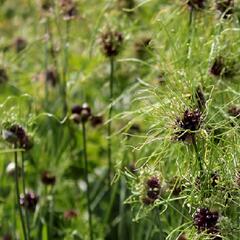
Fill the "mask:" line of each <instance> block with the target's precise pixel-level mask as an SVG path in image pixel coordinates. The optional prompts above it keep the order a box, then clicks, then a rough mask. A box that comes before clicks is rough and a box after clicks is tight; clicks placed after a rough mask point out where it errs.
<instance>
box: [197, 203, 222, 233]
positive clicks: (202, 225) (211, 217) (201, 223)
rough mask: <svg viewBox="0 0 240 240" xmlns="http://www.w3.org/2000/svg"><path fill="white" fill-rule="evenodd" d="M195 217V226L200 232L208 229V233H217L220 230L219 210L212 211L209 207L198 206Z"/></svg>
mask: <svg viewBox="0 0 240 240" xmlns="http://www.w3.org/2000/svg"><path fill="white" fill-rule="evenodd" d="M193 218H194V226H195V227H196V228H197V230H198V232H204V231H206V232H207V233H208V234H217V233H218V232H219V230H218V227H217V223H218V219H219V214H218V212H215V211H210V210H209V209H208V208H198V209H197V210H196V212H195V214H194V217H193Z"/></svg>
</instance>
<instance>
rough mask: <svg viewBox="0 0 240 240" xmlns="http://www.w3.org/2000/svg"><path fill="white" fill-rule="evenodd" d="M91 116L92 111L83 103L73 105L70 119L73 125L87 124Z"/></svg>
mask: <svg viewBox="0 0 240 240" xmlns="http://www.w3.org/2000/svg"><path fill="white" fill-rule="evenodd" d="M91 116H92V111H91V108H90V107H89V106H88V104H87V103H84V104H83V105H75V106H73V107H72V116H71V119H72V120H73V121H74V122H75V123H80V122H87V121H88V119H89V118H90V117H91Z"/></svg>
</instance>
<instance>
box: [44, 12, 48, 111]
mask: <svg viewBox="0 0 240 240" xmlns="http://www.w3.org/2000/svg"><path fill="white" fill-rule="evenodd" d="M45 34H46V36H47V39H46V43H45V61H44V68H45V75H46V72H47V68H48V37H49V20H48V17H46V21H45ZM45 78H46V76H45ZM44 84H45V103H46V107H48V96H49V93H48V82H47V79H45V83H44Z"/></svg>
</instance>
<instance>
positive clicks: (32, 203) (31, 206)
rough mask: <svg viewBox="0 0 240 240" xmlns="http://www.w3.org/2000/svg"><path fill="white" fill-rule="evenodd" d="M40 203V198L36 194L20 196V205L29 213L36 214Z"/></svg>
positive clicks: (30, 193)
mask: <svg viewBox="0 0 240 240" xmlns="http://www.w3.org/2000/svg"><path fill="white" fill-rule="evenodd" d="M38 201H39V197H38V196H37V194H36V193H34V192H28V193H26V194H25V195H24V194H22V195H21V196H20V205H21V206H22V207H24V208H26V209H28V210H29V211H32V212H34V211H35V208H36V206H37V203H38Z"/></svg>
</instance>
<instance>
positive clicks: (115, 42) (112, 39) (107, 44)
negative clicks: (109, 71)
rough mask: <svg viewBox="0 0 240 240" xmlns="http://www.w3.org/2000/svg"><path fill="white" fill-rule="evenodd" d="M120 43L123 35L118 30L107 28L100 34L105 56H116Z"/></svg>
mask: <svg viewBox="0 0 240 240" xmlns="http://www.w3.org/2000/svg"><path fill="white" fill-rule="evenodd" d="M122 44H123V35H122V33H120V32H117V31H111V30H108V31H106V32H104V33H102V35H101V45H102V51H103V53H104V55H105V56H106V57H115V56H117V55H118V54H119V52H120V49H121V47H122Z"/></svg>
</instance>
